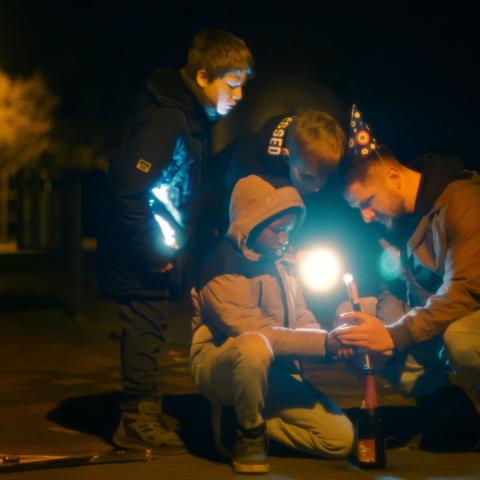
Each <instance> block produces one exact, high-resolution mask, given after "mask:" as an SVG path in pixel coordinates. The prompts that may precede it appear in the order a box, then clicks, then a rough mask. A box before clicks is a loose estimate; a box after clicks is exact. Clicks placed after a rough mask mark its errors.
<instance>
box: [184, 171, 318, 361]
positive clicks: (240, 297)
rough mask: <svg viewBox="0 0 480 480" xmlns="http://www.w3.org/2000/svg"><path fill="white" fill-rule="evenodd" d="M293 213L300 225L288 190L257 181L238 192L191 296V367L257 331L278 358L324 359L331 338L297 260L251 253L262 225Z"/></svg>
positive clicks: (245, 182)
mask: <svg viewBox="0 0 480 480" xmlns="http://www.w3.org/2000/svg"><path fill="white" fill-rule="evenodd" d="M289 209H296V211H297V212H296V213H297V219H298V221H297V224H298V223H300V222H301V221H302V220H303V217H304V214H305V206H304V204H303V202H302V199H301V197H300V195H299V193H298V192H297V191H296V190H295V188H293V187H292V186H290V185H286V184H283V185H282V184H280V185H278V184H275V182H274V181H272V179H269V180H268V181H267V180H266V179H264V178H261V177H258V176H255V175H250V176H249V177H245V178H243V179H241V180H239V181H238V182H237V184H236V185H235V188H234V190H233V192H232V198H231V202H230V228H229V229H228V233H227V236H226V238H225V239H224V241H223V242H222V243H221V244H220V246H219V248H218V249H217V250H216V251H215V252H214V253H213V254H212V255H211V257H210V258H209V259H208V260H207V262H206V264H205V266H204V269H203V272H202V276H201V278H200V281H199V282H198V284H197V286H196V288H194V289H192V292H191V294H192V301H193V307H194V315H193V320H192V330H193V339H192V349H191V359H193V358H194V357H195V356H197V355H198V354H199V353H200V352H201V351H202V350H203V348H205V347H206V346H211V345H220V344H222V343H223V342H224V341H225V340H226V339H227V338H228V337H235V336H238V335H241V334H243V333H247V332H252V331H255V332H257V333H261V334H262V335H264V336H265V337H266V338H267V339H268V340H269V342H270V345H271V347H272V351H273V354H274V356H275V357H287V356H288V357H293V358H306V357H322V356H324V355H325V340H326V332H325V331H324V330H322V329H320V326H319V324H318V322H317V321H316V319H315V317H314V315H313V314H312V313H311V312H310V311H309V310H308V309H307V307H306V305H305V301H304V298H303V295H302V292H301V288H300V285H299V284H298V282H297V280H296V278H295V275H294V261H293V258H291V256H290V255H288V254H287V255H284V256H282V257H280V258H278V259H277V260H276V261H274V262H273V261H271V260H270V261H268V260H267V259H263V258H262V257H260V255H259V254H258V253H256V252H255V251H253V250H251V249H250V248H249V247H248V246H247V242H248V237H249V235H250V233H251V232H252V230H253V229H254V228H255V227H256V226H257V225H259V224H261V223H262V222H264V221H266V220H268V219H269V218H271V217H272V216H274V215H276V214H278V213H280V212H282V211H285V210H289Z"/></svg>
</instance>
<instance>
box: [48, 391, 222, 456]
mask: <svg viewBox="0 0 480 480" xmlns="http://www.w3.org/2000/svg"><path fill="white" fill-rule="evenodd" d="M121 401H122V394H121V392H112V393H106V394H102V395H90V396H84V397H75V398H68V399H66V400H63V401H62V402H61V403H60V404H59V405H58V407H56V408H55V409H54V410H52V411H50V412H49V413H48V415H47V419H48V420H50V421H52V422H54V423H56V424H58V425H59V426H61V427H64V428H68V429H71V430H76V431H78V432H83V433H87V434H90V435H94V436H97V437H99V438H101V439H102V440H103V441H105V442H106V443H110V444H111V441H112V435H113V432H114V430H115V428H116V427H117V425H118V421H119V419H120V403H121ZM164 412H165V413H166V414H167V415H171V416H172V417H174V418H175V419H176V420H177V422H178V425H179V433H180V435H181V437H182V439H183V440H184V442H185V444H186V446H187V448H188V450H189V452H190V453H191V454H193V455H197V456H200V457H203V458H206V459H209V460H213V461H219V460H221V457H220V456H219V455H218V453H217V452H216V450H215V447H214V443H213V434H212V428H211V413H210V402H209V401H208V400H207V399H206V398H204V397H203V396H202V395H198V394H191V395H167V396H165V399H164ZM228 424H231V422H228Z"/></svg>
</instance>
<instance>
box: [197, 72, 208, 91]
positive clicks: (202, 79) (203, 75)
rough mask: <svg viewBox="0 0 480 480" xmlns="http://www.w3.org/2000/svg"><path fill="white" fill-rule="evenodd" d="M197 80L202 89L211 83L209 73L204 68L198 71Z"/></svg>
mask: <svg viewBox="0 0 480 480" xmlns="http://www.w3.org/2000/svg"><path fill="white" fill-rule="evenodd" d="M195 80H196V81H197V85H198V86H199V87H200V88H204V87H206V85H207V84H208V83H210V82H209V80H208V75H207V71H206V70H205V69H204V68H201V69H200V70H198V72H197V75H196V77H195Z"/></svg>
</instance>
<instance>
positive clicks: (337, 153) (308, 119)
mask: <svg viewBox="0 0 480 480" xmlns="http://www.w3.org/2000/svg"><path fill="white" fill-rule="evenodd" d="M293 133H294V136H295V140H296V143H297V147H298V150H299V152H300V154H301V156H302V157H303V158H304V159H305V160H306V161H309V162H315V163H317V164H318V163H321V164H322V165H323V166H325V167H326V168H335V167H336V166H337V165H338V163H339V162H340V159H341V158H342V157H343V155H344V153H345V143H346V136H345V133H344V131H343V130H342V127H341V126H340V124H339V123H338V122H337V121H336V120H335V119H334V118H333V117H332V116H331V115H329V114H328V113H326V112H320V111H318V110H306V111H303V112H300V113H299V114H298V115H297V116H296V121H295V123H294V128H293Z"/></svg>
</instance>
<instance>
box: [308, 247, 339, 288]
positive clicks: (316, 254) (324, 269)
mask: <svg viewBox="0 0 480 480" xmlns="http://www.w3.org/2000/svg"><path fill="white" fill-rule="evenodd" d="M299 260H300V275H301V277H302V280H303V282H304V283H305V285H306V286H307V287H308V288H310V289H311V290H315V291H318V292H325V291H327V290H329V289H330V288H332V287H333V286H335V284H336V283H337V282H338V280H339V278H340V272H341V262H340V258H339V256H338V255H337V254H336V253H335V252H334V251H333V250H329V249H326V248H322V249H315V250H313V251H310V252H303V253H302V254H301V255H300V259H299Z"/></svg>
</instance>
